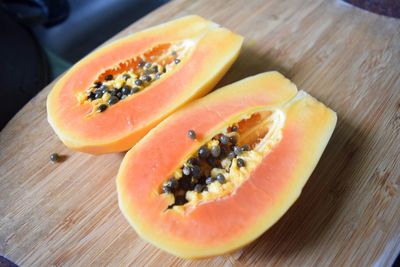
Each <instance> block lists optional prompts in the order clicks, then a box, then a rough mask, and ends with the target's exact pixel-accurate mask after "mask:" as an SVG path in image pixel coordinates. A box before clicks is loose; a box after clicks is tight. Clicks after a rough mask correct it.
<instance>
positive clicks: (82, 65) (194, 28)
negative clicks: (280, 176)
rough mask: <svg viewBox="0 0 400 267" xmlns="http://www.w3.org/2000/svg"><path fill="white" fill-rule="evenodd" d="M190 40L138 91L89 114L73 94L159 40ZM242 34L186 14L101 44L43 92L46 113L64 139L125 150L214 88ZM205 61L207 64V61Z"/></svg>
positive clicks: (100, 149)
mask: <svg viewBox="0 0 400 267" xmlns="http://www.w3.org/2000/svg"><path fill="white" fill-rule="evenodd" d="M185 41H186V42H188V43H190V45H192V46H191V50H190V53H188V54H187V55H185V58H182V62H181V63H180V64H179V65H177V66H176V68H175V69H174V70H172V71H171V72H170V73H166V74H165V75H163V76H162V78H160V79H159V80H157V81H156V82H154V84H151V85H150V86H149V87H148V88H146V89H145V90H143V91H142V92H140V93H138V94H137V95H134V96H132V97H129V98H127V99H125V100H124V101H120V102H119V103H117V105H115V106H112V107H110V108H108V109H107V111H106V112H104V113H101V114H96V115H95V116H92V117H90V118H88V117H87V114H88V113H90V112H91V110H92V106H91V105H90V104H79V103H78V101H77V97H76V95H77V94H78V93H79V92H82V91H83V90H85V89H86V88H88V87H89V86H90V85H91V84H92V83H93V82H94V81H95V80H96V77H98V76H99V74H101V73H102V72H104V71H105V70H107V69H110V68H111V67H113V66H115V65H117V64H119V63H120V62H123V61H125V60H127V59H130V58H133V57H135V56H140V55H141V54H142V53H144V52H145V51H148V50H149V49H152V47H156V46H157V45H159V44H166V43H172V44H173V43H177V42H185ZM242 42H243V38H242V37H241V36H239V35H237V34H234V33H232V32H230V31H229V30H227V29H225V28H221V27H219V26H218V25H216V24H215V23H213V22H211V21H208V20H205V19H203V18H201V17H199V16H187V17H183V18H180V19H177V20H174V21H171V22H168V23H165V24H161V25H158V26H155V27H152V28H149V29H147V30H145V31H142V32H138V33H135V34H132V35H130V36H128V37H125V38H122V39H120V40H117V41H115V42H113V43H110V44H108V45H106V46H103V47H101V48H99V49H97V50H96V51H94V52H93V53H91V54H90V55H88V56H87V57H85V58H84V59H82V60H81V61H79V62H78V63H77V64H75V65H74V66H73V67H72V68H71V69H70V70H69V71H68V72H67V73H66V74H65V75H64V76H63V77H61V78H60V80H59V81H58V82H57V83H56V84H55V86H54V87H53V89H52V90H51V92H50V93H49V95H48V97H47V117H48V121H49V123H50V125H51V126H52V128H53V129H54V131H55V132H56V134H57V135H58V136H59V138H60V139H61V140H62V141H63V143H64V144H65V145H66V146H68V147H70V148H72V149H74V150H78V151H82V152H86V153H92V154H102V153H111V152H122V151H127V150H128V149H130V148H131V147H132V146H134V144H135V143H136V142H137V141H139V140H140V139H141V138H142V137H143V136H144V135H145V134H146V133H147V132H148V131H149V130H150V129H152V128H153V127H154V126H156V125H157V124H158V123H159V122H161V121H162V120H163V119H165V118H166V117H168V116H169V115H170V114H172V113H173V112H174V111H175V110H177V109H179V108H180V107H182V106H183V105H185V104H186V103H188V102H190V101H193V100H194V99H196V98H199V97H201V96H203V95H205V94H207V93H208V92H209V91H211V90H212V89H213V87H214V86H215V85H216V84H217V82H218V81H219V80H220V79H221V78H222V76H223V75H224V74H225V73H226V71H227V70H228V69H229V67H230V66H231V65H232V64H233V62H234V61H235V60H236V58H237V56H238V54H239V51H240V48H241V45H242ZM210 62H211V63H212V64H210Z"/></svg>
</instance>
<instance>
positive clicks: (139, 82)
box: [135, 79, 143, 86]
mask: <svg viewBox="0 0 400 267" xmlns="http://www.w3.org/2000/svg"><path fill="white" fill-rule="evenodd" d="M142 83H143V82H142V80H139V79H137V80H136V81H135V84H136V85H137V86H141V85H142Z"/></svg>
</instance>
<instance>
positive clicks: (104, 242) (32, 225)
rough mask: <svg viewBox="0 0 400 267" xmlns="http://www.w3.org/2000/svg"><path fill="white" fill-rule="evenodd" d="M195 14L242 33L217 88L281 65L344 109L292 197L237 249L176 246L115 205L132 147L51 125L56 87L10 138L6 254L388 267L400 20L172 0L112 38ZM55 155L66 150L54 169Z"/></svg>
mask: <svg viewBox="0 0 400 267" xmlns="http://www.w3.org/2000/svg"><path fill="white" fill-rule="evenodd" d="M187 14H198V15H201V16H204V17H206V18H208V19H211V20H214V21H216V22H218V23H220V24H222V25H224V26H225V27H228V28H230V29H231V30H233V31H236V32H238V33H240V34H242V35H243V36H245V38H246V39H245V45H244V48H243V51H242V53H241V55H240V57H239V59H238V60H237V62H236V63H235V64H234V66H233V67H232V68H231V70H230V71H229V73H228V74H227V75H226V76H225V77H224V79H223V80H222V81H221V83H220V85H224V84H228V83H231V82H234V81H237V80H240V79H242V78H244V77H246V76H248V75H252V74H256V73H259V72H263V71H268V70H279V71H281V72H282V73H284V74H285V75H287V76H288V77H289V78H290V79H292V80H293V81H294V82H295V83H296V84H297V85H298V86H299V88H302V89H305V90H306V91H308V92H310V93H311V94H312V95H314V96H316V97H317V98H319V99H320V100H321V101H323V102H324V103H326V104H327V105H329V106H330V107H331V108H333V109H334V110H336V111H337V112H338V117H339V121H338V125H337V128H336V130H335V132H334V135H333V137H332V139H331V142H330V143H329V145H328V147H327V149H326V151H325V153H324V155H323V157H322V159H321V161H320V162H319V164H318V166H317V168H316V170H315V171H314V173H313V175H312V177H311V178H310V180H309V182H308V183H307V185H306V187H305V189H304V191H303V193H302V195H301V197H300V198H299V199H298V201H297V202H296V203H295V205H294V206H293V207H292V208H291V209H290V210H289V212H288V213H287V214H286V215H285V216H284V217H283V218H282V219H281V220H280V221H279V222H278V223H277V224H276V225H275V226H273V227H272V228H271V229H270V230H269V231H267V232H266V233H265V234H264V235H262V236H261V237H260V238H259V239H258V240H256V241H255V242H253V243H252V244H250V245H249V246H247V247H245V248H243V249H241V250H239V251H237V252H235V253H233V254H229V255H225V256H221V257H215V258H210V259H205V260H197V261H190V260H183V259H179V258H176V257H174V256H171V255H168V254H166V253H164V252H162V251H160V250H158V249H156V248H155V247H153V246H151V245H149V244H147V243H146V242H144V241H142V240H141V239H140V238H139V237H138V236H137V235H136V234H135V232H134V231H133V230H132V229H131V228H130V227H129V226H128V223H127V222H126V220H125V219H124V218H123V217H122V215H121V214H120V212H119V209H118V206H117V198H116V192H115V180H114V179H115V176H116V173H117V170H118V167H119V163H120V161H121V159H122V157H123V154H111V155H103V156H91V155H86V154H82V153H77V152H73V151H70V150H68V149H67V148H65V147H64V146H63V145H62V143H61V142H60V141H59V140H58V139H57V137H56V136H55V134H54V133H53V131H52V130H51V129H50V126H49V125H48V123H47V121H46V109H45V99H46V95H47V94H48V92H49V90H50V88H51V86H52V84H51V85H49V86H48V87H46V88H44V89H43V91H42V92H40V93H39V94H38V95H37V96H36V97H35V98H33V99H32V100H31V101H30V102H29V103H28V104H27V105H26V106H25V107H24V108H23V109H22V110H21V111H20V112H19V113H18V114H17V115H16V116H15V117H14V118H13V119H12V120H11V121H10V122H9V124H8V125H7V126H6V128H5V129H3V130H2V131H1V134H0V164H1V165H0V166H1V168H0V179H1V183H0V189H1V191H0V254H2V255H4V256H6V257H7V258H9V259H11V260H13V261H15V262H16V263H17V264H20V265H21V266H49V265H54V266H89V265H92V266H106V265H108V266H127V265H131V266H142V265H147V266H160V265H163V266H178V265H179V266H180V265H183V266H211V265H213V266H276V265H277V266H390V264H392V263H393V262H394V260H395V258H396V256H397V254H398V253H399V251H400V221H399V218H400V194H399V186H400V147H399V146H400V145H399V144H400V21H399V20H396V19H393V18H387V17H383V16H378V15H375V14H372V13H368V12H366V11H363V10H360V9H358V8H355V7H352V6H350V5H347V4H343V3H342V2H340V1H322V0H318V1H295V0H293V1H279V0H272V1H246V0H243V1H215V0H209V1H208V0H204V1H173V2H171V3H169V4H167V5H165V6H163V7H161V8H159V9H158V10H156V11H154V12H153V13H151V14H149V15H148V16H146V17H144V18H143V19H141V20H140V21H138V22H136V23H134V24H133V25H131V26H130V27H128V28H127V29H126V30H124V31H123V32H121V33H120V34H118V35H117V36H116V37H115V38H119V37H121V36H125V35H127V34H129V33H132V32H135V31H137V30H141V29H144V28H146V27H148V26H152V25H156V24H158V23H161V22H164V21H167V20H170V19H172V18H175V17H180V16H183V15H187ZM210 65H212V62H210ZM52 152H58V153H60V154H63V155H66V156H67V158H66V160H65V161H64V162H62V163H59V164H51V163H50V162H49V155H50V154H51V153H52ZM238 220H240V218H238Z"/></svg>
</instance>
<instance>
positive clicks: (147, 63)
mask: <svg viewBox="0 0 400 267" xmlns="http://www.w3.org/2000/svg"><path fill="white" fill-rule="evenodd" d="M151 65H152V63H151V62H146V64H144V67H145V68H147V69H148V68H150V67H151Z"/></svg>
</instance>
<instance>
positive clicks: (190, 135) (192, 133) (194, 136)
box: [188, 130, 196, 140]
mask: <svg viewBox="0 0 400 267" xmlns="http://www.w3.org/2000/svg"><path fill="white" fill-rule="evenodd" d="M188 136H189V138H190V139H193V140H194V139H196V132H195V131H194V130H189V131H188Z"/></svg>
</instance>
